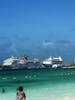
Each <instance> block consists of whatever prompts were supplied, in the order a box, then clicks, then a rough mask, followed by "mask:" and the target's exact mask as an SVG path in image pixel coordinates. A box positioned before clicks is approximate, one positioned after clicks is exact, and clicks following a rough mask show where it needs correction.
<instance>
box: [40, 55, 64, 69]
mask: <svg viewBox="0 0 75 100" xmlns="http://www.w3.org/2000/svg"><path fill="white" fill-rule="evenodd" d="M42 64H43V65H45V66H46V67H50V68H57V67H62V65H63V59H62V58H61V57H60V56H59V57H53V58H52V57H49V58H48V59H46V60H44V61H43V62H42Z"/></svg>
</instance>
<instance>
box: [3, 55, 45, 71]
mask: <svg viewBox="0 0 75 100" xmlns="http://www.w3.org/2000/svg"><path fill="white" fill-rule="evenodd" d="M41 67H43V66H41V63H40V61H39V59H35V58H34V59H32V60H29V59H28V58H27V57H26V56H22V57H21V58H19V59H17V58H16V57H13V56H11V57H10V58H7V59H5V60H4V61H3V63H2V69H23V68H26V69H31V68H41Z"/></svg>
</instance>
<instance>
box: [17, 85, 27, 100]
mask: <svg viewBox="0 0 75 100" xmlns="http://www.w3.org/2000/svg"><path fill="white" fill-rule="evenodd" d="M16 100H26V94H25V92H24V91H23V87H22V86H20V87H19V88H18V92H17V94H16Z"/></svg>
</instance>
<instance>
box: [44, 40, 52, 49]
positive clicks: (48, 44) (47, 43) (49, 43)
mask: <svg viewBox="0 0 75 100" xmlns="http://www.w3.org/2000/svg"><path fill="white" fill-rule="evenodd" d="M42 45H43V47H45V48H47V47H50V48H54V43H53V42H46V41H43V43H42Z"/></svg>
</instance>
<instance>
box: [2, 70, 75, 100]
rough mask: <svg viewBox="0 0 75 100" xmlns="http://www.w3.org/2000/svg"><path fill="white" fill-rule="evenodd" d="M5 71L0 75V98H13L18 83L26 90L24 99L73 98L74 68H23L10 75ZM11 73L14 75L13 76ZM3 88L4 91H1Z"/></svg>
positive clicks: (62, 99) (49, 99)
mask: <svg viewBox="0 0 75 100" xmlns="http://www.w3.org/2000/svg"><path fill="white" fill-rule="evenodd" d="M26 72H27V74H28V76H27V74H26ZM6 73H7V75H6V76H5V75H4V74H5V72H4V74H1V75H0V98H2V100H10V98H11V100H15V99H16V92H17V88H18V86H20V85H22V86H23V87H24V91H25V92H26V98H27V99H26V100H75V69H69V70H68V69H67V70H62V69H54V70H49V69H47V70H45V69H41V70H29V71H28V70H26V71H25V70H24V71H18V72H17V73H16V72H15V71H14V72H13V73H12V74H11V75H10V76H9V74H10V73H8V72H6ZM24 73H25V74H24ZM29 73H30V74H29ZM13 75H16V76H15V77H13ZM25 75H26V77H28V79H27V80H25V79H24V77H25ZM30 75H31V77H30ZM8 76H9V77H8ZM32 76H34V78H32ZM4 77H5V78H4ZM12 77H13V78H12ZM22 77H23V78H22ZM26 77H25V78H26ZM9 78H11V80H10V79H9ZM1 79H3V82H2V81H1ZM8 79H9V80H8ZM3 88H4V89H5V93H2V89H3Z"/></svg>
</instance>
